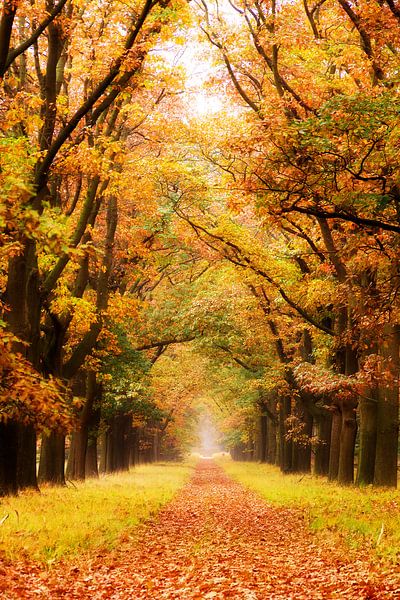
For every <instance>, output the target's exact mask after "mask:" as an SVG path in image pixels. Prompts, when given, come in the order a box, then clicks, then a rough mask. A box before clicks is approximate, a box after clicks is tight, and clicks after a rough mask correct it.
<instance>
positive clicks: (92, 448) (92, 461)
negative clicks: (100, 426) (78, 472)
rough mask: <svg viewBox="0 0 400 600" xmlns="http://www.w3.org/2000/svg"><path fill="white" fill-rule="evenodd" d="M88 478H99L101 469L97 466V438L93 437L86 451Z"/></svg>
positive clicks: (86, 472)
mask: <svg viewBox="0 0 400 600" xmlns="http://www.w3.org/2000/svg"><path fill="white" fill-rule="evenodd" d="M85 474H86V477H98V476H99V469H98V466H97V438H96V437H94V436H93V437H91V438H90V439H89V442H88V447H87V451H86V464H85Z"/></svg>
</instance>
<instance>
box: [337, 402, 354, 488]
mask: <svg viewBox="0 0 400 600" xmlns="http://www.w3.org/2000/svg"><path fill="white" fill-rule="evenodd" d="M356 434H357V421H356V404H355V403H348V404H346V405H345V406H343V408H342V429H341V432H340V454H339V469H338V482H339V483H344V484H348V483H353V482H354V447H355V443H356Z"/></svg>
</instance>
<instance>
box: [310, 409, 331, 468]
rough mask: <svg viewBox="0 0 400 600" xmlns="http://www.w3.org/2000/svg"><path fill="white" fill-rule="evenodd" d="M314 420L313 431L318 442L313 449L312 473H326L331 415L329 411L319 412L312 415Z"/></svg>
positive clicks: (329, 446)
mask: <svg viewBox="0 0 400 600" xmlns="http://www.w3.org/2000/svg"><path fill="white" fill-rule="evenodd" d="M314 420H315V433H316V436H317V438H318V444H317V446H316V448H315V451H314V453H315V456H314V474H315V475H328V472H329V456H330V450H331V427H332V417H331V415H330V414H329V413H327V414H321V413H319V414H316V415H315V416H314Z"/></svg>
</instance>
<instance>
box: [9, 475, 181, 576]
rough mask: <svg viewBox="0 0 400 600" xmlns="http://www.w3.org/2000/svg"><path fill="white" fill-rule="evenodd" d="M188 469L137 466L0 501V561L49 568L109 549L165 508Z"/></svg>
mask: <svg viewBox="0 0 400 600" xmlns="http://www.w3.org/2000/svg"><path fill="white" fill-rule="evenodd" d="M191 468H192V467H191V466H190V465H189V464H183V465H182V464H157V465H143V466H139V467H137V468H135V469H134V470H133V471H131V472H130V473H124V474H116V475H108V476H105V477H102V478H100V479H90V480H88V481H87V482H85V483H77V484H75V485H74V486H72V485H70V484H69V485H68V487H43V488H42V489H41V492H40V493H38V492H23V493H21V494H20V495H19V496H18V497H7V498H1V499H0V522H1V521H2V520H3V518H4V517H5V516H6V515H8V517H7V518H6V519H5V520H4V521H3V522H2V524H1V525H0V555H3V556H5V557H6V558H7V559H9V560H15V559H21V558H27V559H30V560H37V561H40V562H42V563H47V564H48V565H51V564H52V563H54V562H56V561H58V560H59V559H61V558H65V557H72V556H76V555H78V554H81V553H83V552H86V551H96V550H97V551H98V550H100V549H105V548H107V549H110V548H112V547H113V546H115V545H116V544H117V543H118V540H119V539H120V538H121V536H122V535H129V534H130V533H133V532H134V529H135V527H137V526H138V525H139V524H140V523H143V522H144V521H145V520H146V519H148V518H149V517H151V516H153V515H155V514H156V513H157V511H158V510H159V509H160V508H161V507H162V506H163V505H164V504H165V503H166V502H168V501H169V500H170V499H171V498H172V497H173V495H174V494H175V493H176V492H177V490H178V489H179V488H181V487H182V486H183V485H184V483H185V482H186V481H187V480H188V478H189V475H190V472H191Z"/></svg>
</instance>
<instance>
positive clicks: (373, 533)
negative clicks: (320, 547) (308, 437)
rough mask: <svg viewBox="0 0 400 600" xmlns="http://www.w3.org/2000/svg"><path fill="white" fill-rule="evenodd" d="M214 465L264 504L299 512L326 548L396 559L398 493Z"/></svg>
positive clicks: (268, 469) (399, 545)
mask: <svg viewBox="0 0 400 600" xmlns="http://www.w3.org/2000/svg"><path fill="white" fill-rule="evenodd" d="M218 463H219V464H220V465H221V466H222V467H223V468H224V469H225V471H226V472H227V473H228V474H229V475H230V476H231V477H233V478H234V479H236V480H237V481H239V482H240V483H242V484H243V485H245V486H246V487H247V488H249V489H252V490H254V491H256V492H257V493H259V494H260V495H261V496H262V497H263V498H265V499H266V500H268V501H269V502H271V503H273V504H275V505H278V506H287V507H296V508H300V509H301V510H302V511H303V512H304V515H305V517H306V519H307V521H308V523H309V526H310V528H311V530H312V531H314V532H315V534H316V535H317V536H319V537H321V538H322V539H323V540H324V541H327V542H329V543H330V544H331V545H337V544H341V545H345V546H347V547H348V548H349V549H352V550H364V551H365V550H366V551H367V552H369V553H370V554H371V555H372V556H374V557H379V558H381V559H384V560H389V561H390V562H396V561H398V560H400V491H398V490H388V489H379V488H373V487H371V486H367V487H363V488H356V487H342V486H339V485H337V484H335V483H331V482H328V481H326V480H324V479H322V478H318V477H313V476H311V475H299V474H295V475H283V474H282V473H281V472H280V471H279V469H278V468H277V467H274V466H271V465H261V464H258V463H247V462H246V463H243V462H235V461H232V460H230V459H219V460H218Z"/></svg>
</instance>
